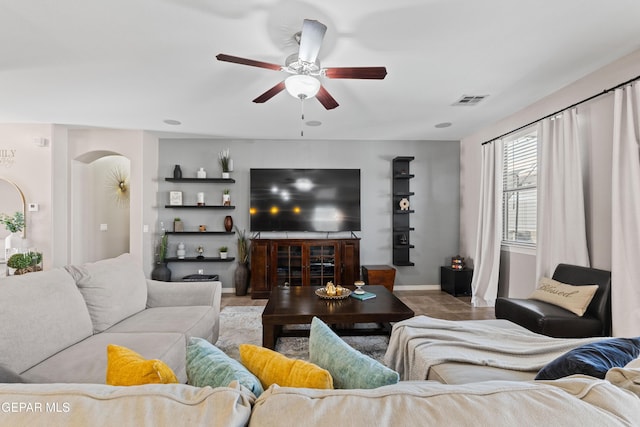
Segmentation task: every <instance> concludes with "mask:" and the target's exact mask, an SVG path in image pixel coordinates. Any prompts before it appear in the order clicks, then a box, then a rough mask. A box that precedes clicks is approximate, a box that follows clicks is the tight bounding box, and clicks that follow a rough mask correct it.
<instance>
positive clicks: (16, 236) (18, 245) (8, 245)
mask: <svg viewBox="0 0 640 427" xmlns="http://www.w3.org/2000/svg"><path fill="white" fill-rule="evenodd" d="M26 247H27V239H25V238H24V237H22V232H21V231H16V232H15V233H11V234H9V235H8V236H7V237H5V239H4V259H9V256H11V255H12V254H13V253H14V252H17V251H20V250H22V249H26ZM14 249H16V250H17V251H14Z"/></svg>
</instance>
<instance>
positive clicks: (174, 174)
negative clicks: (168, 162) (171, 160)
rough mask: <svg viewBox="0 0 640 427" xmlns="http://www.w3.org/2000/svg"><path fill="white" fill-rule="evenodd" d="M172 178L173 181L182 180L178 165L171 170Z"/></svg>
mask: <svg viewBox="0 0 640 427" xmlns="http://www.w3.org/2000/svg"><path fill="white" fill-rule="evenodd" d="M173 177H174V178H175V179H180V178H182V169H180V165H176V167H175V168H173Z"/></svg>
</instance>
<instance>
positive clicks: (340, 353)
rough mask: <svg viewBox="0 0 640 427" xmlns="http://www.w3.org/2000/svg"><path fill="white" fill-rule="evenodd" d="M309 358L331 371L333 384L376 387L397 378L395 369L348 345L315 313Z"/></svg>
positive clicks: (337, 386)
mask: <svg viewBox="0 0 640 427" xmlns="http://www.w3.org/2000/svg"><path fill="white" fill-rule="evenodd" d="M309 361H310V362H311V363H315V364H316V365H318V366H320V367H321V368H324V369H326V370H327V371H329V373H331V376H332V377H333V385H334V387H335V388H343V389H354V388H376V387H381V386H384V385H389V384H396V383H397V382H398V381H399V380H400V375H398V373H397V372H396V371H394V370H392V369H389V368H387V367H386V366H384V365H383V364H382V363H380V362H378V361H377V360H375V359H372V358H371V357H369V356H367V355H365V354H362V353H360V352H359V351H358V350H356V349H354V348H352V347H351V346H350V345H349V344H347V343H346V342H344V341H343V340H342V338H340V337H339V336H338V335H336V334H335V332H333V331H332V330H331V328H329V327H328V326H327V325H326V324H325V323H324V322H323V321H322V320H320V319H318V318H317V317H314V318H313V320H312V321H311V330H310V332H309Z"/></svg>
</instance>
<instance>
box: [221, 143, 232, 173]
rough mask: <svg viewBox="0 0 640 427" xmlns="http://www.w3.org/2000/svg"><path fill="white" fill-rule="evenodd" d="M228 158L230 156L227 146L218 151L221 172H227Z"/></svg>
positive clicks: (229, 158)
mask: <svg viewBox="0 0 640 427" xmlns="http://www.w3.org/2000/svg"><path fill="white" fill-rule="evenodd" d="M230 160H231V157H230V156H229V149H228V148H227V149H226V150H222V151H221V152H220V153H218V162H219V163H220V167H222V172H229V161H230Z"/></svg>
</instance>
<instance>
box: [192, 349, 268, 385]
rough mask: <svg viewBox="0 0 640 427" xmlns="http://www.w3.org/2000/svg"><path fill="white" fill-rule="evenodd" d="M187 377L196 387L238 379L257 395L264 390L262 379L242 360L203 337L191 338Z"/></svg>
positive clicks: (224, 383)
mask: <svg viewBox="0 0 640 427" xmlns="http://www.w3.org/2000/svg"><path fill="white" fill-rule="evenodd" d="M187 378H188V380H189V384H190V385H192V386H195V387H205V386H210V387H227V386H228V385H229V384H230V383H231V382H232V381H234V380H237V381H238V382H239V383H240V384H241V385H242V386H244V387H246V388H247V389H249V390H250V391H251V392H252V393H253V394H255V395H256V397H257V396H260V394H262V392H263V391H264V390H263V389H262V385H261V384H260V380H259V379H258V378H257V377H256V376H255V375H253V374H252V373H251V372H249V370H248V369H247V368H245V367H244V366H243V365H242V364H241V363H240V362H238V361H237V360H235V359H232V358H231V357H229V356H227V355H226V354H225V353H224V352H223V351H222V350H220V349H219V348H218V347H216V346H214V345H213V344H211V343H210V342H209V341H207V340H205V339H202V338H196V337H191V338H190V339H189V344H188V345H187Z"/></svg>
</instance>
